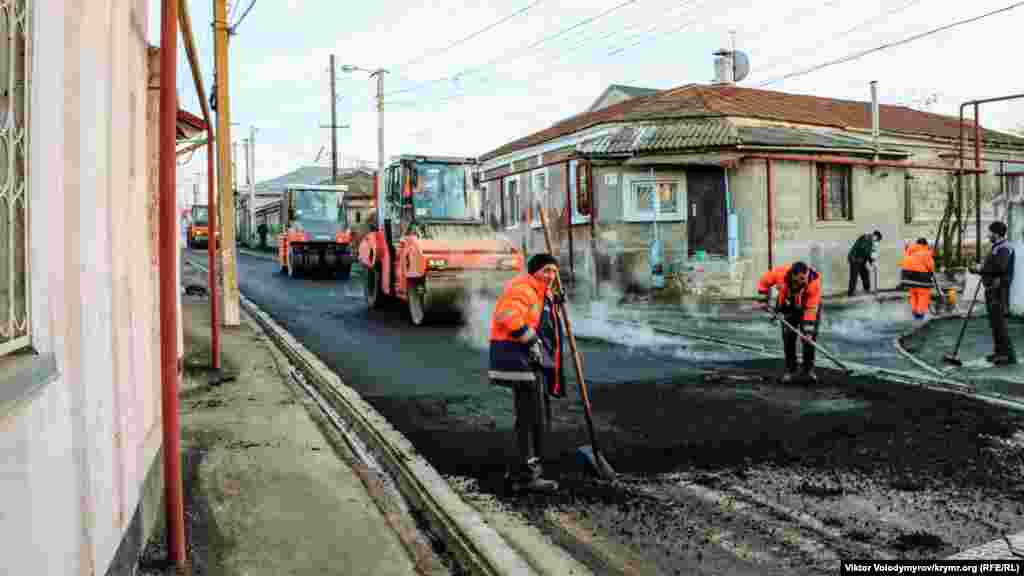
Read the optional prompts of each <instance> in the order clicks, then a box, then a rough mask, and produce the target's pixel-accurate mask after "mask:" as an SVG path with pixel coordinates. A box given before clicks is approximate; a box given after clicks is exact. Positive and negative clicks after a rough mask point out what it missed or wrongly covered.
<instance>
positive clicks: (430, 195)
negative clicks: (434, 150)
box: [359, 155, 524, 326]
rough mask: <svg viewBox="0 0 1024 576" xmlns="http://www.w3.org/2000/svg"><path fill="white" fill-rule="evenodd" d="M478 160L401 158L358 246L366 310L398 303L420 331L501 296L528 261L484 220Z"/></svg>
mask: <svg viewBox="0 0 1024 576" xmlns="http://www.w3.org/2000/svg"><path fill="white" fill-rule="evenodd" d="M475 166H476V160H475V159H473V158H463V157H450V156H414V155H402V156H397V157H395V158H393V159H392V160H391V162H390V163H389V164H388V165H387V167H386V168H385V170H384V172H383V178H379V180H378V183H377V186H376V188H377V189H376V197H377V213H376V221H374V222H371V223H370V232H369V233H368V234H366V235H365V236H364V237H363V238H362V240H361V241H360V243H359V262H360V263H361V264H362V265H363V266H364V267H365V269H366V280H365V282H366V284H365V293H366V301H367V305H368V306H369V307H370V308H371V309H374V308H379V307H380V306H382V305H384V303H385V302H387V301H389V300H392V301H398V302H401V303H402V304H404V305H405V306H406V307H407V308H408V318H409V320H410V321H411V322H412V323H413V324H414V325H417V326H419V325H421V324H423V323H425V322H427V321H429V320H430V319H432V318H437V317H439V316H442V315H443V313H444V312H455V313H458V312H461V311H463V310H466V309H467V308H466V307H467V305H468V304H469V303H470V302H471V300H472V299H473V298H474V297H476V296H479V295H480V294H485V295H497V294H498V293H500V291H501V290H502V288H503V287H504V285H505V283H506V282H507V281H508V280H510V279H512V278H513V277H514V276H516V275H517V274H520V273H521V272H522V271H523V269H524V262H523V259H524V255H523V254H522V252H520V251H519V250H517V249H516V248H515V246H513V244H512V243H511V242H510V241H508V240H507V239H505V238H502V237H499V236H498V234H497V233H496V232H494V231H493V230H492V229H491V227H490V226H488V225H487V224H486V223H485V221H484V215H483V190H482V189H481V188H480V187H479V186H477V185H476V184H475V181H474V176H473V174H474V170H473V168H474V167H475Z"/></svg>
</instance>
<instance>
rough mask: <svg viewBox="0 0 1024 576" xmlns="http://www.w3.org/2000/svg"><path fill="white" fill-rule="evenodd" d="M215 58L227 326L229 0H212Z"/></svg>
mask: <svg viewBox="0 0 1024 576" xmlns="http://www.w3.org/2000/svg"><path fill="white" fill-rule="evenodd" d="M213 36H214V61H215V65H216V77H217V93H216V98H217V142H216V144H217V158H218V164H219V166H220V170H218V173H219V174H218V175H219V178H220V206H221V210H222V211H223V212H222V219H221V234H220V242H219V243H218V247H219V248H220V250H221V261H222V262H223V266H224V267H223V270H224V325H225V326H238V325H239V324H240V322H241V311H240V310H239V302H238V270H237V268H236V262H235V219H234V217H233V215H232V214H231V212H232V211H233V210H234V209H235V198H234V194H235V188H234V186H232V185H231V157H230V155H229V154H230V150H229V148H228V147H229V146H230V142H231V106H230V101H229V100H228V86H230V81H229V78H228V10H227V0H213Z"/></svg>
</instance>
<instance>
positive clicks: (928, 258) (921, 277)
mask: <svg viewBox="0 0 1024 576" xmlns="http://www.w3.org/2000/svg"><path fill="white" fill-rule="evenodd" d="M900 275H901V283H902V284H903V287H904V288H906V289H907V294H908V297H909V299H910V311H911V313H912V314H913V315H914V319H915V320H924V318H925V316H927V314H928V306H929V305H931V302H932V288H933V287H934V286H935V258H934V257H933V256H932V251H931V249H930V248H928V240H926V239H925V238H918V239H917V242H915V243H913V244H911V245H910V246H907V249H906V250H904V252H903V261H902V262H900Z"/></svg>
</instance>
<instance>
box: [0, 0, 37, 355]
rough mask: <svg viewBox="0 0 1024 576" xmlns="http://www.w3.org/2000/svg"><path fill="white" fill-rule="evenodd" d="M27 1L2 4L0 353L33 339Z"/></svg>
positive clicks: (0, 53) (28, 7)
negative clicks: (30, 271)
mask: <svg viewBox="0 0 1024 576" xmlns="http://www.w3.org/2000/svg"><path fill="white" fill-rule="evenodd" d="M30 14H31V3H30V2H11V3H9V4H8V6H7V7H6V8H5V9H4V10H0V46H2V49H0V355H3V354H9V353H11V352H13V351H15V350H17V349H19V348H23V347H25V346H28V345H29V344H30V343H31V336H30V324H31V323H30V322H29V310H30V303H29V286H28V276H29V274H28V272H29V271H28V210H29V205H28V197H29V194H28V150H29V118H30V117H29V97H30V86H31V77H30V75H31V59H30V58H31V55H30V49H31V43H30V37H29V31H30V30H31V29H32V27H31V22H30V18H29V16H30Z"/></svg>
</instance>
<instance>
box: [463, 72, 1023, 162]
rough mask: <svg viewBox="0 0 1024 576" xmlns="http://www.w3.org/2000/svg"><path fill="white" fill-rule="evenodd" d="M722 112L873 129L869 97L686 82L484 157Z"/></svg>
mask: <svg viewBox="0 0 1024 576" xmlns="http://www.w3.org/2000/svg"><path fill="white" fill-rule="evenodd" d="M722 116H736V117H744V118H759V119H764V120H773V121H781V122H790V123H794V124H805V125H814V126H825V127H831V128H836V129H863V130H870V129H871V104H870V102H864V101H856V100H838V99H835V98H822V97H819V96H808V95H805V94H790V93H786V92H776V91H772V90H761V89H757V88H746V87H740V86H733V85H710V86H709V85H702V84H687V85H684V86H680V87H678V88H672V89H669V90H663V91H661V92H658V93H656V94H651V95H648V96H639V97H637V98H632V99H629V100H626V101H624V102H620V103H618V104H614V105H612V106H609V107H607V108H603V109H601V110H597V111H595V112H588V113H583V114H577V115H576V116H573V117H571V118H567V119H565V120H562V121H561V122H558V123H556V124H555V125H553V126H551V127H549V128H546V129H544V130H541V131H539V132H535V133H533V134H530V135H529V136H526V137H523V138H519V139H517V140H514V141H512V142H509V143H508V144H505V145H504V146H501V147H499V148H497V149H495V150H492V151H490V152H488V153H486V154H484V155H482V156H481V160H489V159H492V158H496V157H498V156H502V155H504V154H509V153H511V152H516V151H519V150H523V149H526V148H530V147H532V146H536V145H538V144H542V143H544V142H547V141H549V140H554V139H555V138H560V137H562V136H567V135H569V134H573V133H576V132H580V131H582V130H585V129H587V128H591V127H594V126H598V125H601V124H610V123H616V122H630V121H643V120H666V119H673V118H675V119H682V118H713V117H722ZM964 124H965V126H966V127H967V130H965V133H966V132H967V131H968V130H971V131H973V126H974V123H973V121H972V120H971V119H965V120H964ZM879 125H880V127H881V129H882V131H883V132H888V133H897V134H907V135H916V136H926V137H935V138H943V139H956V138H957V137H958V134H959V120H958V119H957V118H955V117H953V116H944V115H941V114H933V113H931V112H924V111H921V110H915V109H913V108H908V107H906V106H893V105H888V104H880V105H879ZM968 135H969V134H968ZM982 138H983V140H985V141H988V142H992V143H1002V144H1010V145H1015V146H1022V147H1024V138H1020V137H1015V136H1012V135H1008V134H1003V133H1000V132H995V131H992V130H988V129H984V128H983V132H982Z"/></svg>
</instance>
